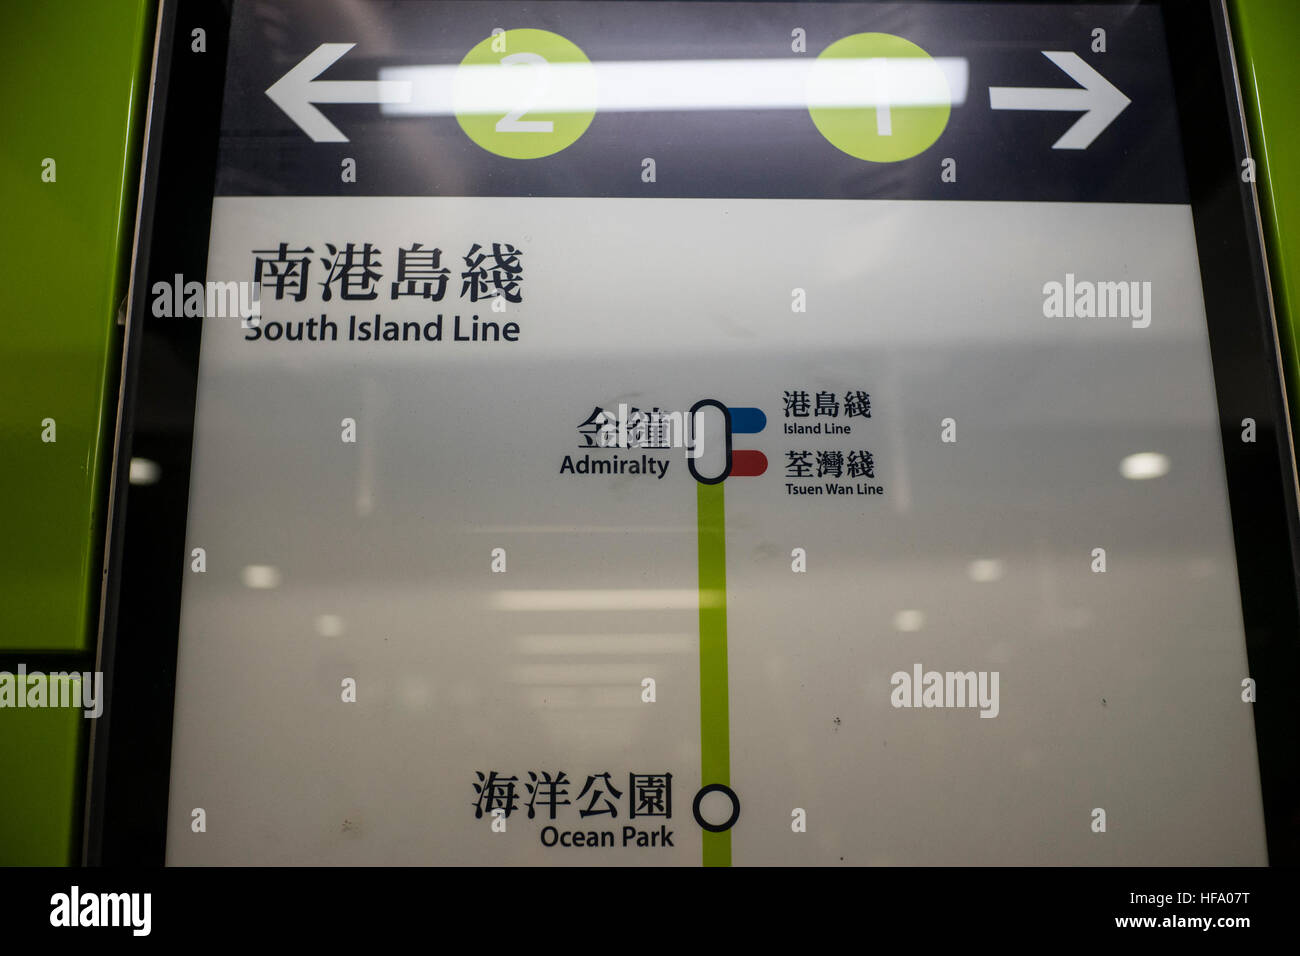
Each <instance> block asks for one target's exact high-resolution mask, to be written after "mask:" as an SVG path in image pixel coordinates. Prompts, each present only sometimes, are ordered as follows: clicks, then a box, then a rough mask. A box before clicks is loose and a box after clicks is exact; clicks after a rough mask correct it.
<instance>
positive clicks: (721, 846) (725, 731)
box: [695, 481, 731, 866]
mask: <svg viewBox="0 0 1300 956" xmlns="http://www.w3.org/2000/svg"><path fill="white" fill-rule="evenodd" d="M725 485H726V482H725V481H720V482H718V483H717V484H716V485H706V484H703V483H701V482H697V483H696V486H695V487H696V492H695V506H696V519H695V521H696V528H697V532H698V535H697V537H698V541H699V559H700V784H701V786H708V785H709V784H711V783H721V784H724V785H726V786H728V787H729V786H731V731H730V722H729V719H728V704H727V520H726V508H725V501H726V497H725V495H724V493H723V491H722V489H723V487H724V486H725ZM701 832H702V834H703V836H704V865H705V866H731V831H730V830H727V831H725V832H723V833H711V832H709V831H708V830H703V831H701Z"/></svg>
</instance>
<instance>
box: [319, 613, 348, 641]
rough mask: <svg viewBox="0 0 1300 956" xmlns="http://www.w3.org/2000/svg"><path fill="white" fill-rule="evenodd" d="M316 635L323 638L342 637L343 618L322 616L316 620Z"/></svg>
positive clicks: (330, 615) (331, 615)
mask: <svg viewBox="0 0 1300 956" xmlns="http://www.w3.org/2000/svg"><path fill="white" fill-rule="evenodd" d="M316 633H317V634H319V635H320V636H321V637H342V636H343V618H341V617H339V616H338V615H337V614H322V615H320V616H319V617H318V618H316Z"/></svg>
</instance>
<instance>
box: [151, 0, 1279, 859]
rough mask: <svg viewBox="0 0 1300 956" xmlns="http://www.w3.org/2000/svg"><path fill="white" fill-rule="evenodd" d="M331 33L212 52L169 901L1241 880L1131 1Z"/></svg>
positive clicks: (1190, 227) (1218, 532) (1214, 507)
mask: <svg viewBox="0 0 1300 956" xmlns="http://www.w3.org/2000/svg"><path fill="white" fill-rule="evenodd" d="M367 10H368V14H369V15H368V16H366V17H364V18H357V17H355V16H353V13H354V9H353V6H352V5H350V4H341V3H340V4H319V3H313V4H306V3H276V4H274V5H272V4H269V3H262V2H252V0H244V2H237V3H235V4H234V7H233V16H232V20H231V23H230V32H229V64H228V71H227V77H226V80H225V93H224V101H223V108H222V120H221V135H220V142H219V149H218V152H217V162H216V167H215V189H214V192H215V198H214V199H213V201H212V216H211V234H210V240H209V243H208V247H207V258H206V263H207V273H206V276H205V277H204V278H205V279H206V283H203V284H202V287H203V291H204V292H205V297H206V298H211V293H210V290H211V289H212V288H213V287H214V286H216V287H218V288H219V289H224V290H225V292H226V294H227V298H226V301H229V302H236V303H238V304H239V307H238V308H231V309H228V310H227V311H226V312H225V313H224V314H223V316H218V315H215V314H213V312H212V310H211V309H210V308H208V309H207V311H206V315H207V318H205V319H203V321H202V346H201V352H200V353H199V355H198V361H197V380H196V381H197V385H196V401H195V411H194V420H193V448H192V462H191V468H190V473H189V483H188V512H187V516H186V523H185V532H184V542H185V549H186V561H187V566H186V571H185V575H184V581H183V589H182V596H181V600H180V612H179V626H178V631H179V642H178V657H177V672H176V693H175V702H174V726H173V730H172V741H171V758H170V768H169V780H170V787H169V808H168V811H167V825H166V859H167V861H168V862H170V863H178V864H191V863H245V862H253V863H288V862H303V863H313V864H339V863H343V864H363V863H366V864H370V863H426V862H440V863H453V864H506V863H517V864H559V865H564V864H591V863H601V864H617V865H626V864H652V865H653V864H665V865H682V864H698V863H701V862H702V863H704V864H706V865H725V864H732V863H734V864H737V865H746V864H782V863H785V864H789V863H796V864H823V863H825V864H831V863H835V864H839V863H841V862H845V863H853V864H880V863H884V864H890V863H893V864H904V863H907V864H911V863H939V864H943V863H996V864H1033V863H1080V864H1106V863H1122V864H1212V863H1213V864H1223V863H1230V864H1255V863H1263V862H1266V861H1267V859H1268V854H1267V844H1266V837H1265V812H1264V810H1265V798H1264V795H1263V791H1262V789H1261V776H1260V763H1259V758H1258V756H1257V748H1256V738H1255V713H1254V710H1253V706H1254V705H1253V693H1254V689H1253V687H1254V685H1253V683H1252V681H1251V675H1252V673H1253V671H1252V667H1251V663H1250V661H1249V660H1248V654H1247V642H1246V639H1245V635H1246V625H1245V623H1244V621H1243V603H1242V583H1241V581H1242V577H1244V575H1241V574H1239V567H1238V562H1239V556H1240V553H1241V543H1242V541H1241V539H1240V538H1239V537H1236V536H1234V523H1233V519H1234V514H1233V510H1232V507H1231V499H1230V484H1231V483H1232V482H1233V481H1234V479H1233V476H1232V474H1231V471H1232V466H1231V464H1230V463H1231V462H1232V461H1233V455H1236V454H1238V453H1239V450H1238V449H1229V448H1228V447H1225V446H1226V444H1228V443H1236V444H1237V445H1245V444H1249V443H1251V442H1256V443H1257V442H1258V441H1259V440H1260V439H1258V438H1257V436H1256V435H1254V434H1253V433H1251V434H1249V435H1248V434H1247V432H1248V431H1249V430H1250V428H1251V426H1250V425H1247V423H1246V422H1245V421H1244V420H1243V421H1242V423H1241V426H1240V427H1233V428H1231V429H1226V428H1225V427H1224V425H1223V423H1224V421H1225V420H1227V419H1226V418H1225V415H1224V401H1225V400H1226V399H1225V398H1224V395H1226V394H1227V391H1226V386H1222V385H1220V387H1221V388H1224V389H1225V390H1224V395H1220V394H1219V393H1218V392H1216V378H1215V374H1214V370H1215V361H1214V354H1215V352H1214V349H1215V347H1216V346H1215V344H1214V342H1213V341H1212V335H1211V326H1212V325H1213V321H1212V320H1211V317H1210V315H1209V310H1208V309H1207V301H1208V300H1209V299H1208V294H1207V292H1206V290H1207V289H1209V288H1210V286H1209V285H1207V284H1206V282H1208V280H1205V279H1204V276H1203V270H1204V269H1205V265H1204V260H1203V259H1201V258H1200V257H1198V240H1199V242H1203V241H1204V240H1203V238H1202V236H1201V234H1199V233H1198V229H1199V228H1202V225H1201V223H1200V222H1199V221H1198V218H1197V215H1198V214H1197V209H1198V208H1199V207H1197V205H1196V202H1198V201H1199V200H1196V199H1195V193H1196V187H1195V184H1194V183H1193V182H1191V180H1190V179H1189V175H1188V169H1190V168H1191V167H1190V166H1188V165H1187V164H1186V163H1185V158H1184V144H1183V142H1182V136H1183V135H1184V134H1183V132H1181V131H1180V113H1179V103H1178V99H1177V96H1176V94H1175V89H1176V83H1175V77H1174V66H1173V64H1172V63H1171V60H1170V58H1169V54H1168V52H1167V39H1166V27H1165V22H1164V19H1163V18H1162V13H1161V10H1160V9H1159V8H1158V7H1156V6H1139V7H1122V8H1121V7H1117V6H1111V5H1091V6H1090V5H1083V6H1071V7H1068V8H1067V7H1063V6H1056V5H1050V4H1045V5H1035V6H1022V5H1000V4H978V5H976V4H880V5H859V4H848V3H836V4H797V5H795V4H781V3H755V4H732V3H717V4H714V3H663V4H660V3H617V4H615V3H608V4H607V3H600V2H556V3H540V4H514V3H492V2H488V3H472V4H471V3H435V2H429V3H424V2H412V3H398V4H376V5H374V6H372V7H369V8H367ZM277 24H278V25H279V26H277ZM1211 52H1213V51H1211ZM1207 108H1208V107H1207ZM1219 135H1221V136H1222V135H1223V134H1222V132H1221V131H1220V134H1219ZM1226 175H1227V176H1228V177H1231V179H1232V180H1233V181H1235V179H1236V167H1235V165H1234V166H1233V167H1232V168H1231V169H1229V170H1228V171H1227V173H1226ZM1203 280H1204V281H1203ZM226 284H230V285H226ZM166 291H167V290H166V289H163V290H162V292H161V293H160V296H159V298H158V299H157V300H156V301H157V302H158V303H159V305H158V308H160V309H161V308H164V306H165V308H166V310H167V312H166V314H160V312H159V311H157V310H155V311H154V313H153V315H154V317H155V318H156V319H158V320H159V321H162V320H164V319H165V318H166V317H167V316H168V315H170V316H172V317H173V318H175V317H176V316H183V315H184V314H185V310H184V307H183V301H181V302H179V304H178V299H179V298H183V297H180V296H178V297H177V298H169V297H168V296H167V295H164V294H162V293H165V292H166ZM241 292H246V293H247V294H246V295H245V297H244V298H243V299H240V298H239V295H240V294H241ZM232 297H233V298H232ZM1273 375H1274V378H1273V381H1274V383H1275V381H1276V370H1275V369H1274V372H1273ZM1266 380H1267V379H1266ZM1271 414H1272V411H1271V410H1270V409H1269V408H1268V407H1261V408H1260V410H1259V412H1258V413H1257V419H1267V420H1268V421H1272V419H1271V418H1270V417H1269V416H1270V415H1271ZM1267 440H1268V441H1276V440H1278V439H1277V436H1276V435H1275V434H1274V433H1272V432H1268V439H1267ZM1271 447H1272V446H1270V448H1271ZM1278 487H1285V485H1279V486H1278ZM1271 500H1272V499H1270V501H1271ZM1279 600H1280V601H1282V602H1283V604H1285V602H1286V601H1287V600H1289V601H1291V605H1289V606H1291V607H1293V606H1294V594H1291V595H1289V596H1288V595H1285V594H1283V595H1282V596H1281V597H1280V598H1279ZM200 811H202V812H200ZM1121 834H1122V836H1121Z"/></svg>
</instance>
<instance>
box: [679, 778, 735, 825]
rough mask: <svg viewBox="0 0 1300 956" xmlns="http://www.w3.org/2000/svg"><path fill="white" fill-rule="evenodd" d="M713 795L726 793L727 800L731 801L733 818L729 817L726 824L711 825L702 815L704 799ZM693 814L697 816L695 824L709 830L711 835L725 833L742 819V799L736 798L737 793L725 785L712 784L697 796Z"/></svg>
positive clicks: (692, 809) (701, 788)
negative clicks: (701, 809)
mask: <svg viewBox="0 0 1300 956" xmlns="http://www.w3.org/2000/svg"><path fill="white" fill-rule="evenodd" d="M711 793H725V794H726V795H727V799H728V800H730V801H731V816H729V817H727V822H726V823H710V822H709V821H708V820H706V819H704V817H703V816H701V814H700V804H701V803H702V802H703V801H704V798H705V797H707V796H708V795H709V794H711ZM691 813H693V814H695V822H696V823H698V824H699V825H700V826H702V827H703V828H704V829H706V830H708V831H709V832H710V833H725V832H726V831H728V830H730V829H731V828H732V827H734V826H735V825H736V821H737V820H739V819H740V797H738V796H736V791H734V790H732V789H731V788H730V787H728V786H727V785H726V784H725V783H711V784H708V785H707V786H704V787H700V792H699V793H697V794H696V795H695V802H694V803H693V804H691Z"/></svg>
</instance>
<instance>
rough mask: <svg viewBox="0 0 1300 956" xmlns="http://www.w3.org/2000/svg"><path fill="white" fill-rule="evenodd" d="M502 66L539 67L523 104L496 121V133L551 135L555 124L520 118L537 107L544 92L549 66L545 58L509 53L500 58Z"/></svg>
mask: <svg viewBox="0 0 1300 956" xmlns="http://www.w3.org/2000/svg"><path fill="white" fill-rule="evenodd" d="M501 62H502V64H504V65H506V66H513V65H515V64H521V65H525V66H529V67H534V68H536V67H539V66H540V67H541V68H542V69H541V70H540V71H535V73H536V77H535V82H534V83H533V85H532V88H531V89H529V90H527V91H526V92H525V95H524V97H523V100H524V101H523V103H521V104H520V106H519V108H518V109H513V110H511V111H510V112H509V113H507V114H506V115H505V116H503V117H501V118H500V119H499V120H497V125H496V131H497V132H498V133H553V132H555V124H554V123H553V122H551V121H550V120H526V119H521V117H522V116H523V115H524V114H525V113H527V112H528V111H529V110H530V109H532V108H533V107H534V106H535V105H537V101H538V100H540V99H541V98H542V96H543V94H545V92H546V72H547V70H546V68H547V67H548V66H549V65H550V64H548V63H547V62H546V58H545V57H543V56H541V55H540V54H538V53H511V54H510V55H509V56H503V57H502V58H501Z"/></svg>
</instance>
